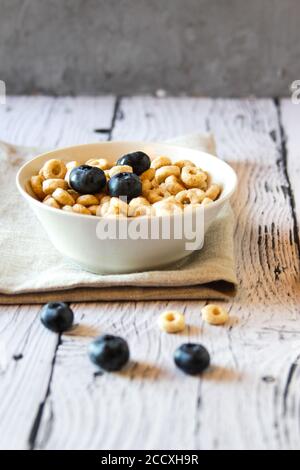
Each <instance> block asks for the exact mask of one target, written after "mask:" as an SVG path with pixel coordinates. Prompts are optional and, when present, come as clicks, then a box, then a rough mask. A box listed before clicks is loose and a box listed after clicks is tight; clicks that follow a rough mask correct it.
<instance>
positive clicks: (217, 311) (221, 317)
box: [201, 304, 229, 325]
mask: <svg viewBox="0 0 300 470" xmlns="http://www.w3.org/2000/svg"><path fill="white" fill-rule="evenodd" d="M201 313H202V318H203V320H204V321H206V322H207V323H210V324H211V325H224V323H226V322H227V321H228V318H229V316H228V313H227V311H226V310H225V309H224V308H223V307H220V306H219V305H214V304H208V305H206V306H205V307H203V308H202V310H201Z"/></svg>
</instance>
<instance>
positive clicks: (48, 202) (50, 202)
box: [43, 196, 60, 209]
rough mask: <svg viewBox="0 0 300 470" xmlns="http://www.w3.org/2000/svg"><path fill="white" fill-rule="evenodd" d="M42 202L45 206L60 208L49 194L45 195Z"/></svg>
mask: <svg viewBox="0 0 300 470" xmlns="http://www.w3.org/2000/svg"><path fill="white" fill-rule="evenodd" d="M43 204H46V205H47V206H50V207H53V208H54V209H60V205H59V204H58V202H57V201H56V200H55V199H54V198H53V197H51V196H49V197H46V198H45V199H44V200H43Z"/></svg>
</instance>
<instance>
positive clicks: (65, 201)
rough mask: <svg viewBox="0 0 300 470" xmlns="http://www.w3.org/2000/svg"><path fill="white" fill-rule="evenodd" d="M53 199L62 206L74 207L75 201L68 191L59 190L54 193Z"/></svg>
mask: <svg viewBox="0 0 300 470" xmlns="http://www.w3.org/2000/svg"><path fill="white" fill-rule="evenodd" d="M52 197H53V199H55V200H56V202H58V203H59V204H61V205H62V206H74V204H75V200H74V199H73V197H72V196H71V194H70V193H68V191H66V190H65V189H61V188H57V189H56V190H55V191H54V192H53V193H52Z"/></svg>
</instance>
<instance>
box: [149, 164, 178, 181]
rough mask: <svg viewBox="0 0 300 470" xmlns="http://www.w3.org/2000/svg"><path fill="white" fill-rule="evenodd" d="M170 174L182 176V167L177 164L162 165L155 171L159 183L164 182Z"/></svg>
mask: <svg viewBox="0 0 300 470" xmlns="http://www.w3.org/2000/svg"><path fill="white" fill-rule="evenodd" d="M168 176H176V178H179V177H180V168H178V166H175V165H168V166H162V167H161V168H159V169H158V170H156V172H155V180H156V181H157V183H158V184H160V183H163V182H164V181H165V179H166V178H168Z"/></svg>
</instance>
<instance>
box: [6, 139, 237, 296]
mask: <svg viewBox="0 0 300 470" xmlns="http://www.w3.org/2000/svg"><path fill="white" fill-rule="evenodd" d="M168 142H169V143H173V144H176V145H182V146H186V147H192V148H196V149H200V150H205V151H207V152H209V153H213V154H215V153H216V149H215V142H214V138H213V136H212V135H210V134H192V135H187V136H183V137H178V138H177V139H173V140H172V141H168ZM40 152H41V151H40V150H39V149H36V148H28V147H20V146H15V145H12V144H7V143H5V142H0V200H1V203H0V304H25V303H44V302H49V301H53V300H63V301H66V302H88V301H101V300H103V301H116V300H127V301H129V300H161V299H166V300H171V299H220V300H226V299H228V298H230V297H232V296H233V295H234V294H235V290H236V284H237V279H236V274H235V264H234V244H233V229H234V216H233V212H232V210H231V207H230V205H229V204H228V205H227V206H226V207H225V208H224V209H223V210H222V213H221V214H220V215H219V217H218V218H217V219H216V220H215V221H214V223H213V224H212V225H211V227H210V229H209V231H208V232H207V234H206V237H205V244H204V247H203V249H202V250H200V251H196V252H194V253H192V254H191V255H190V256H189V257H188V258H186V259H185V260H184V261H181V262H180V263H176V264H174V265H172V266H171V267H168V268H166V269H162V270H156V271H148V272H140V273H131V274H120V275H118V274H113V275H97V274H93V273H89V272H86V271H83V270H82V269H80V268H78V267H77V266H75V265H73V264H72V262H71V261H69V260H68V259H65V258H64V257H63V256H62V255H61V254H60V253H59V252H57V251H56V249H55V248H54V247H53V246H52V245H51V243H50V241H49V240H48V237H47V234H46V233H45V232H44V230H43V228H42V226H41V225H40V224H39V222H38V220H37V219H36V217H35V216H34V214H33V213H32V211H31V210H30V208H29V207H28V206H27V205H26V203H25V201H23V199H22V198H21V196H20V194H19V193H18V191H17V189H16V185H15V177H16V173H17V170H18V168H19V167H20V166H21V165H22V164H23V163H24V162H25V161H28V160H29V159H31V158H32V157H34V156H35V155H37V154H38V153H40Z"/></svg>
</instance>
